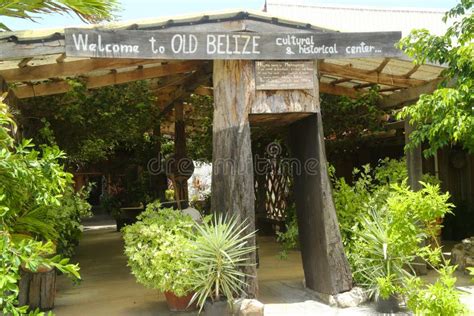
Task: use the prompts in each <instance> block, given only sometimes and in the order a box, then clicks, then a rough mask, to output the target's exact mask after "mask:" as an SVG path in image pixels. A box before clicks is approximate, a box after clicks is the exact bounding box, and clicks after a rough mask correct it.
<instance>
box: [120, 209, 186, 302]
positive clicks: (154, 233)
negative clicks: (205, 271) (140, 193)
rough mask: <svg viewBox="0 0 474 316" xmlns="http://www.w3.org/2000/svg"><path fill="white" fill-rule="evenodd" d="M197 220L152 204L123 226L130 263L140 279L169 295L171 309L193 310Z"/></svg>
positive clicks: (138, 279)
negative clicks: (193, 240) (193, 252)
mask: <svg viewBox="0 0 474 316" xmlns="http://www.w3.org/2000/svg"><path fill="white" fill-rule="evenodd" d="M193 225H194V222H193V220H192V218H191V217H190V216H186V215H183V214H182V213H181V212H179V211H176V210H173V209H172V208H160V206H159V202H157V203H151V204H149V205H148V206H147V208H146V210H145V211H144V212H143V213H142V214H140V215H139V216H138V221H137V222H136V223H135V224H133V225H129V226H126V227H125V228H124V229H123V233H124V240H125V254H126V255H127V257H128V266H129V267H130V268H131V270H132V274H133V275H134V276H135V277H136V279H137V281H138V282H139V283H141V284H143V285H145V286H146V287H148V288H152V289H157V290H159V291H161V292H163V293H164V294H165V296H166V300H167V303H168V307H169V309H170V310H171V311H184V310H188V309H192V306H191V305H190V304H189V301H190V300H191V297H192V294H193V293H192V287H193V286H192V283H191V275H192V273H193V270H194V264H193V263H192V262H191V260H190V254H191V253H192V251H193V245H192V243H191V239H190V238H191V237H190V236H192V234H191V232H192V229H193Z"/></svg>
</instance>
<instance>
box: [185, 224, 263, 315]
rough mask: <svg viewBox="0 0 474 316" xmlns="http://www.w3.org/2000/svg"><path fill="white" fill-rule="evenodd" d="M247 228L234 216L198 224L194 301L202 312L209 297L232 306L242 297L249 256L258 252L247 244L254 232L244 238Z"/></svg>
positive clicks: (193, 255)
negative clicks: (223, 299)
mask: <svg viewBox="0 0 474 316" xmlns="http://www.w3.org/2000/svg"><path fill="white" fill-rule="evenodd" d="M247 227H248V225H247V224H246V223H245V222H242V223H239V222H238V220H237V218H235V217H232V218H225V217H224V216H214V218H213V219H212V220H211V221H204V223H203V224H202V225H198V224H196V226H195V229H196V231H197V237H196V240H195V241H194V242H193V247H194V250H193V252H192V256H191V261H192V262H193V264H194V265H195V273H194V274H193V275H192V283H193V284H194V291H195V292H196V293H195V294H194V296H193V301H196V302H197V305H198V306H200V308H201V310H202V308H203V306H204V304H205V302H206V299H208V298H210V299H211V300H212V301H218V300H220V299H222V298H226V299H227V301H228V303H229V305H231V304H232V302H233V300H234V298H235V297H238V296H239V295H241V294H243V288H244V286H245V285H246V284H245V281H244V279H245V277H246V274H245V273H244V272H243V270H244V269H245V268H246V267H248V266H249V265H250V263H249V262H248V256H249V254H251V253H252V252H254V251H255V247H254V246H249V245H248V240H249V239H250V238H254V236H255V232H252V233H250V234H248V235H245V234H244V232H245V230H246V229H247Z"/></svg>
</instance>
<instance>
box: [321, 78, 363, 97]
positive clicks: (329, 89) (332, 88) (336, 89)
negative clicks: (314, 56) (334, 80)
mask: <svg viewBox="0 0 474 316" xmlns="http://www.w3.org/2000/svg"><path fill="white" fill-rule="evenodd" d="M319 92H321V93H327V94H333V95H344V96H346V97H349V98H357V96H358V95H359V94H360V93H359V92H357V91H356V90H355V89H352V88H346V87H341V86H337V85H332V84H330V83H324V82H320V83H319Z"/></svg>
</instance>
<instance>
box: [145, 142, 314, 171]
mask: <svg viewBox="0 0 474 316" xmlns="http://www.w3.org/2000/svg"><path fill="white" fill-rule="evenodd" d="M319 163H320V162H319V160H318V159H316V158H308V159H305V160H301V159H298V158H291V157H284V155H283V148H282V146H281V145H280V144H279V143H276V142H272V143H270V144H268V145H267V147H266V148H265V153H264V154H263V156H259V155H255V156H254V157H233V158H226V159H221V158H219V159H215V160H214V161H213V168H212V172H213V173H214V174H222V175H233V176H236V175H237V176H239V175H245V174H249V173H250V172H251V171H252V169H253V172H254V174H255V175H266V174H268V173H272V172H273V173H278V174H287V175H291V176H299V175H302V174H306V175H317V174H318V172H319V167H320V165H319ZM147 169H148V172H149V173H150V174H152V175H158V174H162V173H165V174H167V175H169V174H179V175H186V176H189V177H190V176H191V175H192V174H193V171H194V163H193V160H192V159H190V158H181V159H176V158H170V159H167V160H164V159H163V157H161V155H159V156H158V157H154V158H151V159H150V160H149V161H148V163H147Z"/></svg>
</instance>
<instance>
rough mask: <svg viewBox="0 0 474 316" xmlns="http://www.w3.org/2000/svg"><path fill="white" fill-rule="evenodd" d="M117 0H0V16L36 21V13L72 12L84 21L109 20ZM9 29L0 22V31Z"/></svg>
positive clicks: (115, 7)
mask: <svg viewBox="0 0 474 316" xmlns="http://www.w3.org/2000/svg"><path fill="white" fill-rule="evenodd" d="M117 9H118V1H117V0H28V1H25V0H0V16H7V17H12V18H20V19H28V20H32V21H36V20H37V19H38V16H37V14H44V13H73V14H76V15H77V16H79V18H81V20H83V21H85V22H91V23H96V22H100V21H104V20H106V21H107V20H111V19H112V18H113V16H114V12H116V11H117ZM2 30H3V31H9V30H10V29H9V28H8V27H7V26H6V25H5V24H4V23H1V22H0V31H2Z"/></svg>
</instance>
